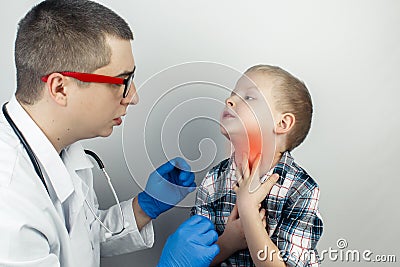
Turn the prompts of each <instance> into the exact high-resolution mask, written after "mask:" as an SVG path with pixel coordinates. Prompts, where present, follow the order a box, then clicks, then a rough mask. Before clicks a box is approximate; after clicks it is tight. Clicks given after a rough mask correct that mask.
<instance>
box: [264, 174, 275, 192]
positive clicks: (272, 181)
mask: <svg viewBox="0 0 400 267" xmlns="http://www.w3.org/2000/svg"><path fill="white" fill-rule="evenodd" d="M278 179H279V174H277V173H274V174H273V175H271V176H270V177H268V179H267V180H266V181H265V182H264V184H263V185H262V187H263V188H264V189H265V191H266V192H267V194H268V193H269V192H270V191H271V189H272V187H273V186H274V185H275V184H276V182H277V181H278Z"/></svg>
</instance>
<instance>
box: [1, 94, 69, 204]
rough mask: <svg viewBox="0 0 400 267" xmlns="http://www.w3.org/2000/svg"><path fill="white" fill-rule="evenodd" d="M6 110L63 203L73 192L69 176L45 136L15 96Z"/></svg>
mask: <svg viewBox="0 0 400 267" xmlns="http://www.w3.org/2000/svg"><path fill="white" fill-rule="evenodd" d="M7 110H8V113H9V114H10V117H11V118H12V120H13V121H14V123H15V125H16V126H17V127H18V129H19V130H20V131H21V133H22V134H23V136H24V137H25V139H26V141H27V142H28V144H29V145H30V146H31V148H32V151H33V153H35V155H36V157H37V160H38V161H39V162H40V164H41V166H42V167H43V169H44V171H45V172H46V173H47V176H48V179H49V180H50V183H51V185H52V186H53V188H54V191H55V193H56V195H57V197H58V199H59V200H60V201H61V202H64V201H65V200H66V199H67V198H68V197H69V196H70V195H71V194H72V193H73V191H74V187H73V184H72V181H71V177H70V174H69V173H68V170H67V168H66V166H65V165H64V162H63V161H62V160H61V158H60V156H59V155H58V153H57V151H56V150H55V148H54V146H53V145H52V144H51V143H50V141H49V139H48V138H47V137H46V135H45V134H44V133H43V132H42V130H41V129H40V128H39V127H38V126H37V125H36V123H35V122H34V121H33V120H32V119H31V117H30V116H29V114H28V113H27V112H26V111H25V110H24V109H23V107H22V106H21V105H20V104H19V103H18V101H17V99H16V98H15V96H13V97H12V98H11V99H10V102H9V103H8V104H7ZM38 179H39V177H38Z"/></svg>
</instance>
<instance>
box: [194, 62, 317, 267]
mask: <svg viewBox="0 0 400 267" xmlns="http://www.w3.org/2000/svg"><path fill="white" fill-rule="evenodd" d="M312 110H313V108H312V103H311V97H310V94H309V92H308V90H307V88H306V87H305V85H304V84H303V83H302V82H301V81H299V80H298V79H297V78H295V77H294V76H292V75H291V74H290V73H288V72H286V71H285V70H282V69H281V68H279V67H275V66H269V65H257V66H253V67H251V68H250V69H248V70H247V71H246V72H245V74H244V75H243V76H242V77H241V78H240V79H239V81H238V82H237V84H236V87H235V89H234V91H233V92H232V94H231V96H230V97H229V98H228V99H227V100H226V107H225V109H224V111H223V113H222V116H221V132H222V134H223V135H224V136H225V137H227V138H228V139H229V141H230V142H231V143H232V145H233V147H234V148H235V151H234V152H233V154H232V156H231V158H229V159H226V160H224V161H222V162H221V163H220V164H218V165H217V166H215V167H214V168H213V169H211V170H210V171H209V172H208V174H207V175H206V177H205V179H204V180H203V182H202V184H201V186H200V188H199V191H198V192H197V197H196V206H195V207H194V208H193V209H192V214H200V215H203V216H205V217H207V218H209V219H211V221H213V222H214V224H215V225H216V228H217V232H218V234H219V239H218V241H217V244H218V245H219V246H220V249H221V250H220V253H219V255H218V256H217V257H216V258H215V259H214V261H213V263H212V264H214V265H215V264H219V263H221V262H223V263H222V264H221V266H227V265H228V266H254V264H256V265H257V266H318V264H319V263H318V255H317V252H316V250H315V248H316V245H317V242H318V240H319V238H320V236H321V234H322V227H323V226H322V219H321V217H320V215H319V211H318V199H319V188H318V185H317V183H316V182H315V181H314V180H313V179H312V178H311V177H310V176H309V175H308V174H307V173H306V171H305V170H304V169H302V168H301V167H300V166H298V165H297V164H296V163H295V162H294V159H293V157H292V156H291V154H290V151H292V150H293V149H294V148H295V147H297V146H298V145H300V144H301V143H302V142H303V140H304V139H305V137H306V136H307V134H308V132H309V129H310V125H311V117H312ZM271 116H272V118H271ZM260 154H261V155H262V157H260ZM247 165H249V167H247V171H246V166H247ZM254 166H255V167H254ZM243 168H244V169H245V171H243ZM250 168H251V169H252V174H253V173H254V170H257V172H259V173H260V174H261V175H259V176H258V177H259V178H260V179H254V180H253V182H252V183H251V184H249V186H248V187H247V188H246V192H245V193H243V192H244V191H243V190H244V189H243V188H242V187H237V186H238V185H239V184H240V183H241V182H242V183H243V180H246V179H247V180H248V176H249V175H248V173H249V171H248V170H249V169H250ZM237 172H238V173H239V175H238V174H237ZM246 172H247V174H246ZM240 173H244V175H241V174H240ZM272 173H277V174H279V176H280V177H279V180H278V181H277V184H275V185H273V186H272V185H271V187H272V189H271V191H270V192H269V190H268V192H269V194H268V192H266V193H265V194H264V196H263V199H264V200H262V202H261V206H262V209H261V210H260V211H259V217H258V218H260V221H254V224H259V223H260V222H262V223H264V227H263V228H264V229H263V230H262V231H264V232H265V233H266V234H265V233H262V232H260V233H259V235H258V236H263V234H265V242H264V244H265V247H267V248H268V249H269V251H268V252H267V251H261V252H260V253H258V252H259V251H260V250H263V249H265V247H264V246H262V247H258V248H257V251H254V250H255V247H254V246H250V245H251V244H254V242H255V240H254V238H253V236H252V237H249V236H245V234H246V233H248V232H249V231H248V230H249V229H247V228H246V227H247V225H244V224H243V223H242V222H244V221H245V219H247V217H246V218H241V217H240V218H239V215H240V216H242V215H243V216H244V215H246V216H247V210H245V209H246V208H248V209H249V210H250V209H251V207H250V206H249V207H246V204H243V202H242V203H241V205H238V203H236V200H237V195H236V193H235V192H234V190H233V189H235V191H238V189H240V190H241V191H242V192H241V194H242V196H245V194H246V193H247V195H251V193H253V192H256V191H257V189H258V188H259V187H260V186H262V183H263V182H264V181H265V180H266V179H268V177H269V176H270V175H271V174H272ZM238 176H239V178H238ZM242 177H243V179H242ZM258 177H256V178H258ZM273 177H276V175H274V176H273ZM238 180H239V181H238ZM238 182H239V183H238ZM260 182H261V183H260ZM246 186H247V183H246ZM260 191H261V190H260ZM256 194H259V192H257V193H256ZM256 194H254V195H256ZM242 196H241V197H242ZM243 198H245V197H243ZM235 203H236V204H237V206H235ZM243 207H245V208H243ZM257 209H259V207H257ZM257 212H258V211H257ZM264 214H265V216H266V217H264ZM241 220H242V221H241ZM253 226H254V225H253ZM266 226H267V227H266ZM248 247H249V248H250V249H251V250H250V251H249V250H248V249H247V248H248ZM252 248H253V249H252ZM272 250H274V251H275V252H276V253H275V254H273V255H272V256H271V255H269V254H268V253H269V252H271V251H272ZM279 252H280V253H279ZM250 254H251V255H252V256H253V257H251V256H250ZM254 255H257V256H258V257H257V258H255V257H254ZM265 255H266V256H267V257H265V258H264V260H260V258H261V259H262V258H263V257H264V256H265ZM261 256H262V257H261ZM280 257H281V258H280ZM278 258H279V259H278Z"/></svg>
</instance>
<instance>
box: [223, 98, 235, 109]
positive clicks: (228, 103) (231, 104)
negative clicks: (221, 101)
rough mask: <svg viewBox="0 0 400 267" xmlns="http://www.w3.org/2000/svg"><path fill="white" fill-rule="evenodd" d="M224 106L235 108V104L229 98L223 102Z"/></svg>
mask: <svg viewBox="0 0 400 267" xmlns="http://www.w3.org/2000/svg"><path fill="white" fill-rule="evenodd" d="M225 104H226V106H228V107H234V106H235V102H233V100H232V98H231V97H228V98H227V99H226V100H225Z"/></svg>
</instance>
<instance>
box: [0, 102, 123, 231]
mask: <svg viewBox="0 0 400 267" xmlns="http://www.w3.org/2000/svg"><path fill="white" fill-rule="evenodd" d="M7 103H8V102H7ZM7 103H5V104H3V114H4V117H5V118H6V120H7V121H8V123H9V124H10V126H11V128H12V129H13V131H14V132H15V134H16V135H17V137H18V139H19V140H20V141H21V143H22V146H23V147H24V148H25V150H26V152H27V153H28V156H29V158H30V160H31V162H32V165H33V167H34V168H35V171H36V173H37V175H38V176H39V178H40V180H41V181H42V184H43V185H44V187H45V188H46V191H47V193H48V194H49V196H50V193H49V189H48V187H47V184H46V181H45V179H44V176H43V173H42V170H41V168H40V165H39V162H38V160H37V158H36V155H35V153H34V152H33V151H32V148H31V147H30V145H29V144H28V142H27V141H26V139H25V137H24V136H23V134H22V133H21V131H20V130H19V129H18V127H17V125H15V123H14V121H13V120H12V119H11V117H10V114H8V111H7V107H6V105H7ZM85 153H86V154H87V155H89V156H91V157H92V158H93V159H94V160H95V161H96V162H97V164H98V165H99V168H100V170H101V171H102V172H103V173H104V176H105V177H106V178H107V182H108V185H109V186H110V188H111V191H112V193H113V195H114V198H115V201H116V202H117V204H118V208H119V212H120V214H121V218H122V229H121V230H120V231H118V232H113V231H111V230H110V229H109V228H108V227H107V226H106V225H105V224H104V223H103V222H102V221H101V220H100V218H99V217H98V216H97V215H96V213H95V212H94V210H93V208H92V207H91V206H90V204H89V202H88V201H87V199H86V198H85V203H86V205H87V206H88V207H89V210H90V212H91V213H92V214H93V216H94V217H95V218H96V220H97V221H98V222H99V223H100V225H101V226H102V227H104V229H106V231H107V232H106V233H105V238H110V237H112V236H115V235H118V234H120V233H122V232H123V231H124V230H125V229H126V228H127V227H128V226H129V223H125V216H124V213H123V212H122V207H121V204H120V202H119V199H118V196H117V194H116V193H115V190H114V186H113V185H112V183H111V179H110V176H109V175H108V174H107V172H106V170H105V168H104V164H103V162H102V161H101V159H100V158H99V156H97V154H96V153H94V152H93V151H91V150H87V149H85Z"/></svg>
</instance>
